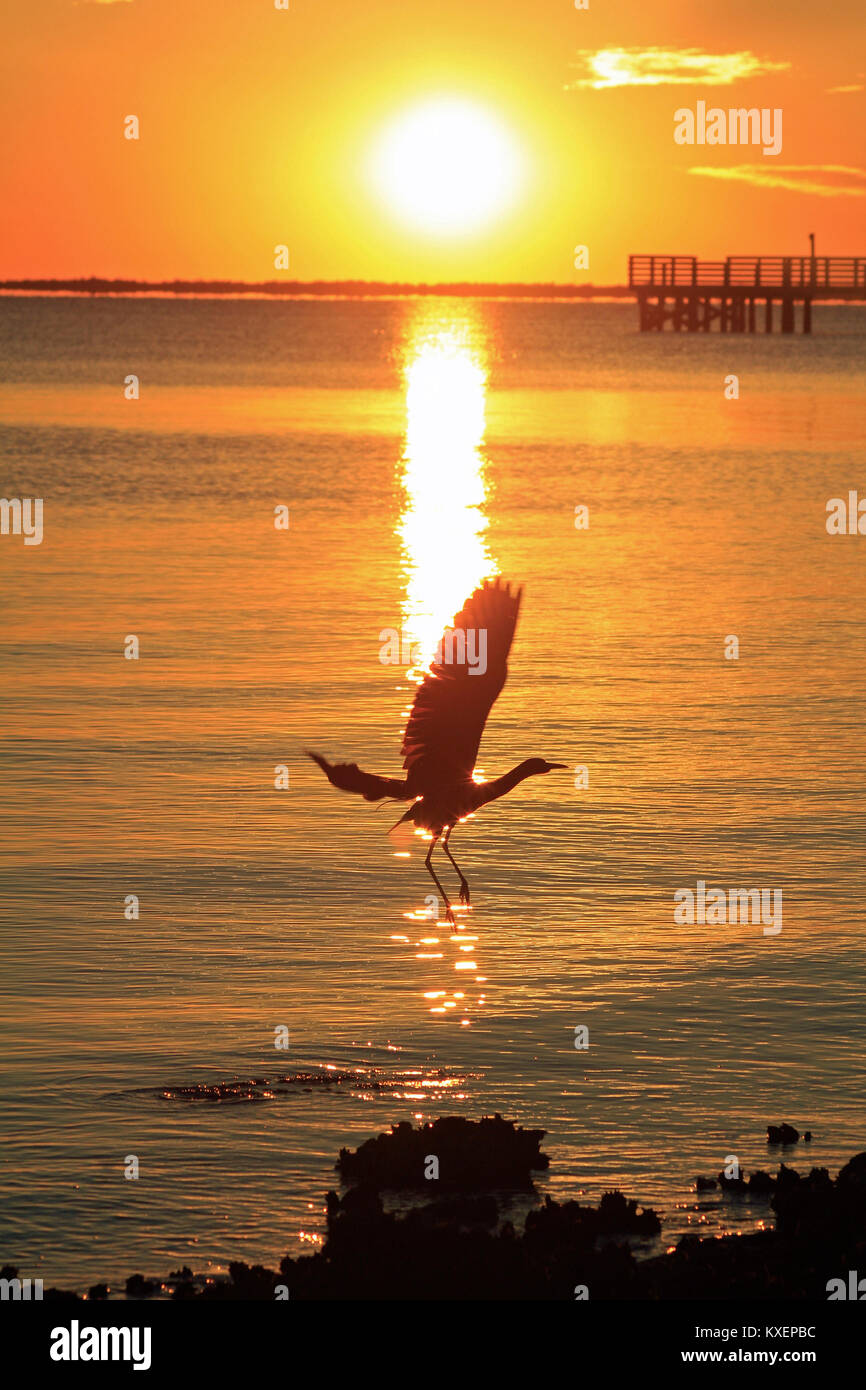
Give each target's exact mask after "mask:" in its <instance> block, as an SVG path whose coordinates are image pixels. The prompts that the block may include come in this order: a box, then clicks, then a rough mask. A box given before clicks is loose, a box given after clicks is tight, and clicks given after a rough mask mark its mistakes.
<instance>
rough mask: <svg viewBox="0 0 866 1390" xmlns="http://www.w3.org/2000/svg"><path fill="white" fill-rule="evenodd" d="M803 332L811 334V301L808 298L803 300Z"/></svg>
mask: <svg viewBox="0 0 866 1390" xmlns="http://www.w3.org/2000/svg"><path fill="white" fill-rule="evenodd" d="M803 332H804V333H811V332H812V301H811V299H809V298H808V297H807V298H806V299H804V300H803Z"/></svg>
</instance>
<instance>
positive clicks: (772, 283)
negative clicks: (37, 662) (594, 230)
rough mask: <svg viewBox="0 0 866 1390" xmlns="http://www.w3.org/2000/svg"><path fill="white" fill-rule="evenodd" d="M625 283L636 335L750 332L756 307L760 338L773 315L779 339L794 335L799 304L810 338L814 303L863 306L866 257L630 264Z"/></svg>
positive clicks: (651, 259) (646, 259)
mask: <svg viewBox="0 0 866 1390" xmlns="http://www.w3.org/2000/svg"><path fill="white" fill-rule="evenodd" d="M628 283H629V288H630V289H632V290H634V292H635V294H636V296H637V302H638V309H639V313H640V327H641V332H642V333H647V332H650V331H653V330H654V331H656V332H658V333H661V332H662V330H663V329H664V326H665V324H666V323H670V325H671V327H672V328H673V330H674V331H675V332H676V333H680V332H682V331H683V330H685V331H686V332H687V333H709V331H710V328H711V327H712V324H713V323H714V322H718V325H719V332H721V333H754V332H756V331H757V320H758V311H757V305H758V303H759V302H760V301H763V304H764V314H763V319H764V323H763V328H764V332H766V333H772V331H773V307H774V305H775V304H779V305H780V307H781V311H782V321H781V327H782V332H783V333H793V332H794V325H795V305H797V304H802V306H803V308H802V314H801V316H800V317H801V322H802V328H803V332H804V333H811V332H812V304H813V302H814V301H815V300H816V299H837V300H838V299H843V300H844V299H849V300H858V299H859V300H866V256H728V259H727V260H726V261H699V260H698V258H697V257H696V256H629V258H628Z"/></svg>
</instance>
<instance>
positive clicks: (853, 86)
mask: <svg viewBox="0 0 866 1390" xmlns="http://www.w3.org/2000/svg"><path fill="white" fill-rule="evenodd" d="M824 90H825V91H827V92H862V91H863V83H862V82H850V83H849V84H848V86H847V87H825V89H824Z"/></svg>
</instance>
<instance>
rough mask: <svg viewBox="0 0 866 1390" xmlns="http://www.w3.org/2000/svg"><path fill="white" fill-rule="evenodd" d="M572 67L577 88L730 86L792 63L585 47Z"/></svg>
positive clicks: (689, 51) (695, 51)
mask: <svg viewBox="0 0 866 1390" xmlns="http://www.w3.org/2000/svg"><path fill="white" fill-rule="evenodd" d="M576 56H577V61H576V62H575V63H573V64H572V67H574V68H576V69H577V71H578V73H579V74H580V76H578V77H576V78H575V79H574V81H573V82H569V83H567V84H566V90H567V91H568V90H572V89H574V88H575V87H595V88H603V87H683V86H698V85H700V86H702V87H729V86H731V84H732V83H733V82H741V81H743V79H744V78H748V77H763V76H764V75H765V74H766V73H770V72H784V71H786V70H787V69H788V68H790V66H791V64H790V63H776V62H773V61H771V60H770V59H768V58H759V57H758V56H757V55H756V54H754V53H750V52H749V50H748V49H744V50H743V51H742V52H741V53H704V52H703V50H702V49H700V48H599V49H592V48H582V49H580V51H579V52H578V53H577V55H576Z"/></svg>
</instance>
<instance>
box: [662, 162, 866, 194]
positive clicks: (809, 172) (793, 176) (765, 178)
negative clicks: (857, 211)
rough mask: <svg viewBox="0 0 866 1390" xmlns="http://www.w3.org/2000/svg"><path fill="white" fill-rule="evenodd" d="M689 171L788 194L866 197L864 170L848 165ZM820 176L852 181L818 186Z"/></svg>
mask: <svg viewBox="0 0 866 1390" xmlns="http://www.w3.org/2000/svg"><path fill="white" fill-rule="evenodd" d="M688 172H689V173H690V174H698V175H701V176H702V177H703V178H708V179H729V180H731V181H733V182H738V183H750V184H752V185H753V186H754V187H755V188H784V189H787V190H788V191H789V192H791V193H812V194H815V195H817V196H818V197H819V198H863V197H866V169H858V168H854V167H851V166H850V165H847V164H777V165H774V167H773V168H772V169H768V168H767V166H766V165H764V164H734V165H730V166H729V167H728V168H719V167H716V166H712V165H697V166H695V167H693V168H691V169H689V171H688ZM822 176H823V177H824V178H827V179H832V178H836V177H843V178H846V179H848V180H851V179H853V180H855V182H853V183H851V182H848V183H831V182H825V183H821V182H820V179H821V177H822ZM856 180H859V181H860V182H859V183H858V182H856Z"/></svg>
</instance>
